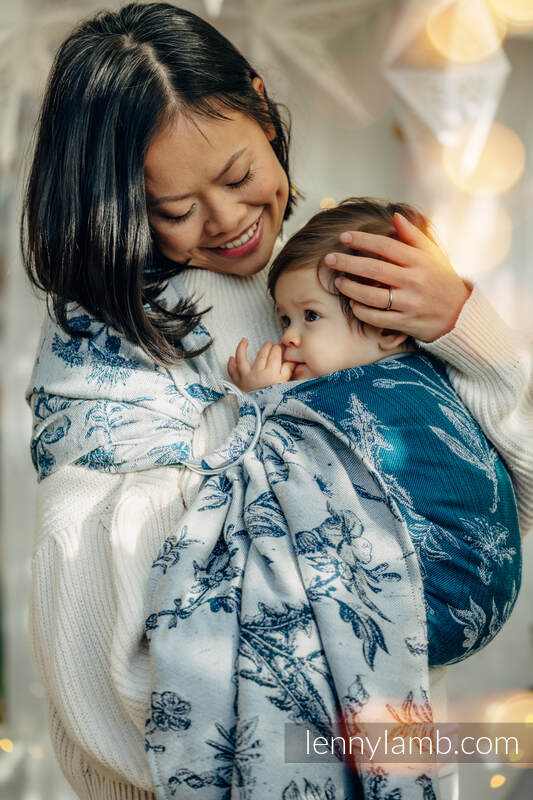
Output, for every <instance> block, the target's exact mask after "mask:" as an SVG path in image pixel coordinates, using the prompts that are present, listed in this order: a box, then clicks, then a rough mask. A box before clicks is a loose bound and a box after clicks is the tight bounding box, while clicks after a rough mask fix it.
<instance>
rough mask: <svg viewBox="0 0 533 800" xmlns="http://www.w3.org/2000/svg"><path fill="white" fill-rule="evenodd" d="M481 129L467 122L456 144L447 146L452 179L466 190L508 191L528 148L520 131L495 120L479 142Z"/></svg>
mask: <svg viewBox="0 0 533 800" xmlns="http://www.w3.org/2000/svg"><path fill="white" fill-rule="evenodd" d="M478 141H479V129H476V127H475V126H474V125H471V124H469V125H465V126H464V127H463V128H462V130H461V132H460V134H459V136H458V138H457V142H456V143H455V144H454V145H453V146H448V147H444V148H443V151H442V157H443V163H444V168H445V170H446V173H447V175H448V177H449V178H450V180H451V181H452V182H453V183H454V184H455V185H456V186H458V187H459V188H460V189H461V190H462V191H463V192H467V193H468V194H478V195H485V196H494V195H499V194H503V193H504V192H507V191H509V189H510V188H511V187H512V186H514V184H515V183H517V181H518V180H519V179H520V177H521V176H522V173H523V171H524V168H525V164H526V148H525V147H524V144H523V142H522V140H521V139H520V137H519V136H518V134H517V133H515V132H514V131H513V130H512V129H511V128H508V127H507V126H506V125H502V124H501V123H500V122H494V123H493V124H492V126H491V128H490V130H489V133H488V136H487V137H486V139H485V141H484V142H481V146H479V145H478Z"/></svg>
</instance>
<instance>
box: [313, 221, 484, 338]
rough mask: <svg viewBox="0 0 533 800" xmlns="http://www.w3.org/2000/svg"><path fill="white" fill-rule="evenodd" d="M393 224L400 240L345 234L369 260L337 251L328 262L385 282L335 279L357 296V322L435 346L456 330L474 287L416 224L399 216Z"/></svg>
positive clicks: (345, 239) (342, 288)
mask: <svg viewBox="0 0 533 800" xmlns="http://www.w3.org/2000/svg"><path fill="white" fill-rule="evenodd" d="M394 226H395V228H396V231H397V233H398V236H399V238H400V240H401V241H398V240H397V239H393V238H391V237H390V236H380V235H379V234H375V233H363V232H362V231H350V232H349V233H346V234H343V235H342V236H341V239H342V241H343V243H344V244H346V245H348V246H350V247H353V248H354V249H355V250H364V251H366V252H368V253H369V256H368V258H365V257H364V256H355V255H353V256H352V255H347V254H341V253H335V254H330V255H328V256H327V257H326V259H325V260H326V263H327V264H328V266H329V267H331V268H332V269H337V270H340V271H341V272H348V273H350V274H352V275H354V276H356V278H367V279H369V280H371V281H378V282H379V283H380V284H383V286H372V285H368V284H365V283H360V282H359V281H358V280H353V279H351V278H346V277H341V276H339V277H338V278H337V279H336V281H335V283H336V285H337V287H338V289H339V290H340V291H341V292H342V293H343V294H345V295H346V296H347V297H350V298H352V301H351V303H350V305H351V306H352V309H353V312H354V314H355V316H356V317H357V318H358V319H360V320H361V321H362V322H367V323H368V324H369V325H375V326H376V327H378V328H390V329H392V330H398V331H401V332H402V333H406V334H408V335H409V336H413V337H414V338H415V339H419V340H420V341H423V342H432V341H434V340H435V339H438V338H439V336H443V335H444V334H445V333H448V331H451V329H452V328H453V326H454V325H455V323H456V321H457V317H458V316H459V314H460V312H461V309H462V307H463V305H464V304H465V302H466V300H467V299H468V297H469V296H470V292H471V289H470V288H469V287H468V286H467V285H466V283H465V282H464V281H463V279H462V278H461V277H459V275H457V273H456V272H455V271H454V269H453V267H452V266H451V264H450V262H449V260H448V258H447V257H446V255H445V253H443V251H442V250H441V249H440V248H439V247H438V246H437V245H436V244H435V243H434V242H432V241H431V239H429V238H428V237H427V236H426V235H425V234H424V233H422V231H420V230H419V229H418V228H417V227H416V226H415V225H412V224H411V223H410V222H409V221H408V220H407V219H405V217H403V216H402V215H401V214H395V215H394ZM370 254H372V255H370ZM332 256H334V258H335V263H333V261H332ZM381 259H383V260H381ZM389 287H390V289H391V290H392V294H390V293H389ZM390 300H392V302H391V303H390V308H389V310H386V309H387V307H388V306H389V301H390Z"/></svg>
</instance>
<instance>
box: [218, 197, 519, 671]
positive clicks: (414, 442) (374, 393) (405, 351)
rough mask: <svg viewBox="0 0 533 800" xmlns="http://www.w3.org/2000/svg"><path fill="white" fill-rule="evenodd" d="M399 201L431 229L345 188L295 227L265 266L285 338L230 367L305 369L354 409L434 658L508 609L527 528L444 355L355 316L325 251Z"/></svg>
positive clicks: (381, 225) (355, 438) (494, 625)
mask: <svg viewBox="0 0 533 800" xmlns="http://www.w3.org/2000/svg"><path fill="white" fill-rule="evenodd" d="M396 212H400V213H401V214H402V215H403V216H405V217H406V218H407V219H408V220H410V222H412V223H413V224H414V225H416V226H417V227H418V228H419V229H421V230H422V231H423V232H424V233H425V234H426V235H429V233H428V229H429V223H428V220H427V219H426V218H425V217H424V216H423V215H422V214H420V213H419V212H418V211H416V210H415V209H413V208H411V207H410V206H407V205H405V204H397V203H385V202H382V201H378V200H369V199H366V198H362V199H357V198H350V199H348V200H345V201H343V202H342V203H340V204H339V205H338V206H337V207H336V208H333V209H330V210H327V211H323V212H320V213H318V214H316V215H315V216H314V217H312V219H311V220H310V221H309V222H308V223H307V224H306V225H305V226H304V227H303V228H302V229H301V230H299V231H297V232H296V233H295V234H294V235H293V236H292V237H291V238H290V239H289V241H288V242H287V244H286V245H285V246H284V247H283V249H282V251H281V252H280V253H279V255H278V256H277V258H276V259H275V260H274V262H273V264H272V266H271V269H270V273H269V279H268V287H269V291H270V293H271V295H272V297H273V299H274V300H275V303H276V309H277V312H278V314H279V317H280V320H281V323H282V326H283V328H284V333H283V337H282V339H281V342H280V343H279V344H273V343H272V342H266V343H265V344H264V345H263V346H262V347H261V349H260V350H259V353H258V354H257V357H256V358H255V360H254V362H253V364H250V363H249V360H248V357H247V340H246V339H242V340H241V342H240V343H239V345H238V347H237V350H236V353H235V356H233V357H231V358H230V359H229V362H228V372H229V375H230V377H231V379H232V380H233V381H234V383H235V384H237V386H239V388H241V389H242V390H243V391H246V392H252V391H255V390H259V389H265V388H266V387H267V386H270V385H273V384H280V383H286V382H288V381H308V382H309V383H308V388H306V396H307V401H308V402H310V403H311V404H312V406H313V407H314V408H316V410H317V411H319V412H320V413H322V414H324V415H325V416H326V417H327V418H328V419H329V420H333V419H337V420H340V424H341V426H342V424H343V423H344V422H346V419H348V418H350V416H351V418H352V419H353V411H354V409H356V410H357V411H356V413H357V416H358V420H356V422H355V424H351V423H350V424H349V430H347V434H348V435H349V436H350V437H351V439H352V442H353V445H354V449H355V453H354V458H356V459H357V458H363V459H364V460H365V463H366V464H367V465H369V468H370V469H371V471H372V474H373V476H374V479H375V480H376V481H377V483H378V484H379V483H380V484H381V485H382V486H385V489H386V494H387V502H388V503H390V505H391V508H393V513H397V512H395V511H394V509H399V512H400V514H402V515H403V518H404V519H405V520H406V524H407V527H408V531H409V535H410V538H411V541H412V543H413V546H414V548H415V550H416V552H417V555H418V560H419V565H420V572H421V576H422V580H423V584H424V593H425V600H426V611H427V623H428V647H429V651H428V659H429V664H430V666H437V665H442V664H446V663H452V662H454V661H458V660H461V659H462V658H466V657H467V656H468V655H470V654H471V653H473V652H475V651H476V650H478V649H480V648H481V647H483V646H484V645H485V644H486V643H487V642H488V641H490V639H491V638H492V637H493V636H494V635H495V634H496V633H497V632H498V630H499V629H500V628H501V626H502V625H503V623H504V622H505V620H506V619H507V618H508V616H509V614H510V612H511V609H512V607H513V605H514V602H515V600H516V596H517V592H518V589H519V586H520V576H521V556H520V536H519V530H518V522H517V517H516V508H515V504H514V499H513V492H512V488H511V485H510V480H509V476H508V475H507V473H506V471H505V467H504V465H503V463H501V461H500V460H499V459H498V457H497V455H496V453H495V452H494V450H493V449H492V447H491V445H490V443H489V442H488V441H487V440H486V438H485V437H484V435H483V433H482V432H481V431H480V429H479V428H478V427H477V425H476V423H475V422H474V420H473V419H472V417H471V416H470V414H469V413H468V411H467V409H466V408H465V407H464V405H463V404H462V403H461V401H460V399H459V397H458V396H457V394H456V393H455V391H454V390H453V387H452V385H451V383H450V381H449V379H448V376H447V374H446V371H445V369H444V366H443V365H442V364H441V363H440V362H439V361H438V360H437V359H435V358H434V357H432V356H431V355H429V354H426V353H424V352H423V351H422V350H421V349H419V348H418V346H417V344H416V342H415V341H414V340H413V339H411V338H410V337H408V336H406V335H405V334H403V333H400V332H398V331H396V330H389V329H384V328H376V327H374V326H372V325H368V324H366V323H365V324H363V323H362V322H361V321H359V320H358V319H357V318H356V317H355V316H354V314H353V311H352V308H351V305H350V301H349V299H348V298H346V297H345V296H344V295H342V294H341V293H340V292H339V291H338V289H337V288H336V286H335V278H336V277H337V275H338V273H337V272H334V271H332V270H331V269H329V267H328V266H327V265H326V263H325V257H326V255H327V254H328V253H331V252H341V253H342V252H348V253H353V252H354V251H353V250H352V249H349V248H347V247H346V246H345V245H343V244H342V243H341V241H340V235H341V234H342V233H343V232H345V231H350V230H352V231H354V230H359V231H366V232H370V233H378V234H382V235H385V236H396V229H395V227H394V224H393V216H394V214H395V213H396ZM360 255H366V256H367V257H368V254H365V253H361V254H360ZM386 288H389V287H386ZM392 288H394V287H392ZM353 368H357V369H353ZM343 370H345V371H346V372H343ZM333 373H337V374H335V375H333ZM325 376H329V377H327V378H326V377H325ZM320 379H324V380H327V381H328V382H329V383H328V390H327V392H324V391H323V390H322V391H321V389H320V386H321V384H322V381H321V380H320ZM296 386H297V384H296ZM287 391H288V392H289V393H290V392H291V391H293V390H291V388H290V387H288V388H287ZM310 398H311V399H310ZM350 411H351V412H352V414H350ZM358 425H359V427H358ZM355 488H356V489H358V487H355ZM359 488H360V487H359ZM366 496H368V495H366Z"/></svg>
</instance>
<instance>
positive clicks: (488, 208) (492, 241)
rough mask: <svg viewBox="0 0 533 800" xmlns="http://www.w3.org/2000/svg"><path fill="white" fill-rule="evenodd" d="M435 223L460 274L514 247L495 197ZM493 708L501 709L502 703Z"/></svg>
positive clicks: (448, 211)
mask: <svg viewBox="0 0 533 800" xmlns="http://www.w3.org/2000/svg"><path fill="white" fill-rule="evenodd" d="M432 223H433V225H434V227H435V230H436V232H437V234H438V237H439V240H440V241H442V244H443V246H444V249H445V250H446V252H447V254H448V256H449V258H450V261H451V263H452V264H453V265H454V267H455V269H456V270H457V271H458V272H459V274H460V275H464V276H465V277H467V278H472V279H477V278H479V277H481V276H482V275H486V274H488V273H489V272H492V270H494V269H495V268H496V267H498V266H499V265H500V264H501V263H502V262H503V261H504V260H505V258H506V257H507V255H508V254H509V251H510V249H511V244H512V236H513V224H512V221H511V218H510V216H509V214H508V213H507V211H506V210H505V209H504V208H503V207H502V206H501V205H500V204H499V202H498V201H496V200H493V199H492V198H476V199H474V200H472V199H470V198H464V199H463V200H462V201H461V200H460V199H459V200H457V199H456V200H455V201H453V202H450V203H446V204H443V205H441V206H440V207H438V208H437V210H436V211H435V213H434V214H433V215H432ZM493 708H494V709H495V708H498V709H500V706H499V704H498V705H496V704H494V706H493Z"/></svg>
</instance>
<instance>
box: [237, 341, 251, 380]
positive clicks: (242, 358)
mask: <svg viewBox="0 0 533 800" xmlns="http://www.w3.org/2000/svg"><path fill="white" fill-rule="evenodd" d="M235 361H236V362H237V369H238V370H239V372H240V374H241V376H242V375H247V374H248V373H249V372H250V369H251V368H250V362H249V361H248V339H241V341H240V342H239V344H238V345H237V349H236V351H235Z"/></svg>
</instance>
